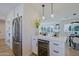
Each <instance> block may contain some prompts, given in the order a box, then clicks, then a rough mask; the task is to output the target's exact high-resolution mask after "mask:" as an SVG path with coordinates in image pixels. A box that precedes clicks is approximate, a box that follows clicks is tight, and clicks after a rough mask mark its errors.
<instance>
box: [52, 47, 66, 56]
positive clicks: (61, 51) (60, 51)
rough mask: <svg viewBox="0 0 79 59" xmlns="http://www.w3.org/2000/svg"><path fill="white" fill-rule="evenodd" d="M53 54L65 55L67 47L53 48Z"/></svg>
mask: <svg viewBox="0 0 79 59" xmlns="http://www.w3.org/2000/svg"><path fill="white" fill-rule="evenodd" d="M52 53H53V55H56V56H57V55H61V56H62V55H64V54H65V49H64V48H62V47H59V48H53V52H52Z"/></svg>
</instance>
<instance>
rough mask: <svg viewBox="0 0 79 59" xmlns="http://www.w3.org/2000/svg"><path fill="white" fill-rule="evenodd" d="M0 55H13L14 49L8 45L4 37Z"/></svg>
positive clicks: (0, 44) (0, 46) (0, 40)
mask: <svg viewBox="0 0 79 59" xmlns="http://www.w3.org/2000/svg"><path fill="white" fill-rule="evenodd" d="M0 56H13V53H12V50H11V49H10V48H9V47H7V46H6V44H5V41H4V39H0Z"/></svg>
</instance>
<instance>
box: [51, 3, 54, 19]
mask: <svg viewBox="0 0 79 59" xmlns="http://www.w3.org/2000/svg"><path fill="white" fill-rule="evenodd" d="M53 17H54V15H53V3H51V18H53Z"/></svg>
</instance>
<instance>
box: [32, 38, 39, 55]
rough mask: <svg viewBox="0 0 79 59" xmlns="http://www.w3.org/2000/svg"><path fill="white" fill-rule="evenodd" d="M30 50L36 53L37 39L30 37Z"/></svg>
mask: <svg viewBox="0 0 79 59" xmlns="http://www.w3.org/2000/svg"><path fill="white" fill-rule="evenodd" d="M32 52H33V53H34V54H36V55H38V42H37V39H32Z"/></svg>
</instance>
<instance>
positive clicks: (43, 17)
mask: <svg viewBox="0 0 79 59" xmlns="http://www.w3.org/2000/svg"><path fill="white" fill-rule="evenodd" d="M44 7H45V5H44V4H43V5H42V13H43V14H42V19H43V20H45V16H44Z"/></svg>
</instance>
